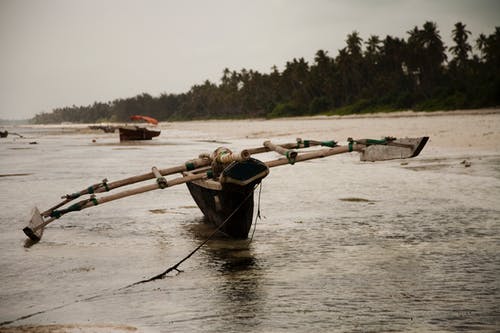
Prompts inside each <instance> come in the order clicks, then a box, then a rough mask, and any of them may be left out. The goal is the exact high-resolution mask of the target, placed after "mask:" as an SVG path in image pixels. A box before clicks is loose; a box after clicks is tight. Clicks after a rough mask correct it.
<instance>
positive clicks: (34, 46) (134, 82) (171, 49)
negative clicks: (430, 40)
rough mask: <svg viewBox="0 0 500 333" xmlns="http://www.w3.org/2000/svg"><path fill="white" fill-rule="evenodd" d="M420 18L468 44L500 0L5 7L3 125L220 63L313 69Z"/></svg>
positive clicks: (65, 0) (188, 76)
mask: <svg viewBox="0 0 500 333" xmlns="http://www.w3.org/2000/svg"><path fill="white" fill-rule="evenodd" d="M425 21H433V22H436V23H437V25H438V29H439V31H440V33H441V37H442V38H443V41H444V42H445V43H446V45H447V46H451V45H452V42H451V30H452V29H453V26H454V24H455V23H456V22H458V21H461V22H463V23H465V24H466V25H467V28H468V29H469V30H470V31H471V32H472V34H473V35H472V39H473V40H475V39H476V37H477V36H478V35H479V34H480V33H485V34H491V33H493V32H494V29H495V26H500V1H499V0H469V1H466V0H365V1H361V0H346V1H344V0H175V1H173V0H172V1H171V0H137V1H132V0H0V118H3V119H23V118H31V117H33V116H34V115H35V114H37V113H40V112H50V111H52V109H53V108H57V107H63V106H71V105H78V106H79V105H88V104H92V103H93V102H94V101H101V102H107V101H112V100H114V99H117V98H126V97H132V96H135V95H137V94H141V93H144V92H146V93H149V94H151V95H153V96H159V95H160V94H161V93H181V92H186V91H188V90H189V88H190V87H191V86H192V85H193V84H197V83H202V82H203V81H204V80H206V79H208V80H210V81H212V82H215V83H219V80H220V78H221V76H222V71H223V69H224V68H226V67H227V68H229V69H231V70H237V71H239V70H241V69H242V68H246V69H253V70H258V71H259V72H262V73H268V72H270V69H271V67H272V66H273V65H276V66H278V68H279V69H280V70H281V69H282V68H283V65H284V64H285V63H286V61H289V60H292V59H293V58H299V57H304V58H305V59H306V61H308V62H309V63H312V62H313V59H314V54H315V53H316V51H317V50H319V49H323V50H326V51H328V53H329V55H330V56H336V55H337V52H338V50H339V49H341V48H343V47H344V46H345V39H346V36H347V34H349V33H351V32H352V31H354V30H356V31H358V32H359V33H360V35H361V37H362V38H363V39H365V40H366V39H367V38H368V37H369V36H370V35H378V36H380V37H381V38H384V37H385V36H386V35H391V36H394V37H404V38H407V34H406V31H408V30H410V29H412V28H413V27H414V26H416V25H417V26H419V27H421V26H422V25H423V23H424V22H425Z"/></svg>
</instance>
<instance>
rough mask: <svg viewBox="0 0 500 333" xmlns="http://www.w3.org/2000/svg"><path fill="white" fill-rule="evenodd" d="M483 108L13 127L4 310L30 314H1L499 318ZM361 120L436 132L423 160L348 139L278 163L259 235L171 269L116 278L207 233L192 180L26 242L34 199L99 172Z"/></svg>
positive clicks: (241, 321) (181, 324)
mask: <svg viewBox="0 0 500 333" xmlns="http://www.w3.org/2000/svg"><path fill="white" fill-rule="evenodd" d="M485 117H486V116H473V117H470V118H467V117H465V118H464V117H453V116H443V117H438V118H435V117H423V118H418V119H412V118H407V119H406V118H402V119H400V118H398V119H386V120H379V119H377V120H373V122H372V124H375V125H376V124H382V123H383V124H385V125H384V126H379V127H378V129H377V130H374V128H373V127H370V126H369V125H368V124H367V120H366V119H354V120H353V119H346V120H325V119H323V120H321V119H314V120H307V121H306V120H276V121H270V122H260V123H258V122H248V121H241V122H209V123H206V124H200V123H197V124H196V123H194V124H189V125H186V126H182V125H183V124H185V123H172V124H164V125H162V126H163V132H162V134H161V136H160V137H159V138H157V139H155V140H153V141H151V142H142V143H128V144H121V143H119V142H118V138H117V134H104V133H102V134H101V133H99V132H86V131H81V130H75V129H64V130H61V129H57V128H56V129H54V128H52V127H51V128H44V127H37V128H17V129H16V130H15V132H17V133H20V134H23V135H25V136H26V138H25V139H14V138H11V137H9V138H7V139H2V141H0V174H1V175H2V177H0V187H1V191H0V203H1V208H2V212H3V214H2V215H1V217H0V253H1V261H0V281H1V286H2V287H1V288H0V322H9V321H14V320H16V319H17V318H20V317H23V316H28V315H32V316H30V317H27V318H25V319H19V320H17V321H14V322H12V323H10V324H8V325H4V329H5V327H12V326H19V325H38V327H42V326H41V325H51V324H58V325H61V326H60V327H62V329H63V328H64V327H69V326H64V325H74V324H77V327H79V328H78V329H79V330H78V331H79V332H94V331H99V330H98V329H99V327H101V326H99V325H107V326H105V327H107V328H108V329H110V330H111V329H112V328H113V327H114V328H115V330H120V328H123V327H125V328H126V329H125V328H123V331H127V330H128V328H130V327H136V328H137V329H138V330H139V331H140V332H167V331H168V332H220V331H230V332H256V331H258V332H290V331H293V332H311V331H324V332H327V331H328V332H382V331H383V332H388V331H396V332H408V331H415V332H416V331H418V332H421V331H425V332H429V331H439V332H457V331H467V332H469V331H485V332H488V331H497V330H498V328H499V327H500V326H499V325H500V322H499V318H500V310H499V309H500V291H499V287H500V283H499V277H500V261H499V259H498V253H500V214H499V213H500V208H499V207H500V206H499V205H498V201H499V198H500V151H499V150H498V149H497V148H496V149H495V148H493V149H491V148H490V147H489V146H488V144H487V143H484V145H483V144H482V141H480V140H488V138H489V137H491V136H495V135H498V133H497V131H498V129H499V128H500V126H499V124H500V122H499V118H500V116H496V115H495V116H488V117H491V119H490V120H489V121H488V122H487V123H488V126H491V127H492V128H484V127H481V126H484V118H485ZM424 118H425V119H424ZM447 118H449V119H447ZM328 122H330V123H328ZM426 122H427V123H426ZM462 122H463V124H462ZM436 123H438V124H440V126H441V127H439V129H438V128H437V127H436ZM457 123H458V124H461V126H455V125H456V124H457ZM227 124H230V127H231V128H230V129H228V130H227V131H226V135H225V136H224V135H223V134H215V133H218V132H217V131H216V130H215V129H216V128H219V129H220V128H221V127H222V128H225V126H226V125H227ZM426 125H427V126H426ZM474 126H476V127H474ZM363 127H366V128H367V132H369V134H367V135H373V134H374V133H378V132H377V131H378V130H385V134H386V135H387V134H388V135H391V134H393V133H388V132H390V130H389V131H388V130H387V129H388V128H389V129H390V128H398V130H397V131H398V132H399V131H404V130H405V129H407V130H408V132H409V133H408V135H414V134H415V133H416V132H419V131H420V132H421V135H425V134H429V132H425V133H424V130H423V129H425V128H431V129H432V130H433V131H436V133H430V134H431V140H430V142H429V144H428V146H427V147H426V148H424V150H423V152H422V154H421V155H420V156H419V157H417V158H415V159H412V160H405V161H399V160H394V161H385V162H377V163H363V162H360V161H359V157H358V156H356V155H355V154H347V155H339V156H334V157H330V158H327V159H321V160H314V161H310V162H304V163H298V164H296V165H294V166H283V167H278V168H273V169H272V170H271V173H270V175H269V176H268V177H267V178H265V179H264V181H263V186H262V191H261V199H260V212H261V215H262V219H260V220H257V226H256V229H255V234H254V237H253V239H252V241H234V240H229V239H226V238H224V237H223V236H218V237H217V238H216V239H214V240H212V241H210V242H209V243H208V244H207V245H206V246H204V247H202V248H201V250H200V251H198V252H197V253H196V254H195V255H193V256H192V257H191V258H190V259H189V260H187V261H186V262H184V263H183V264H182V265H181V266H180V269H181V270H182V272H181V273H170V274H169V275H168V276H167V277H166V278H165V279H162V280H157V281H154V282H150V283H145V284H139V285H135V286H132V287H128V288H123V287H125V286H128V285H130V284H132V283H134V282H137V281H140V280H142V279H146V278H149V277H152V276H154V275H156V274H158V273H161V272H162V271H164V270H165V269H166V268H168V267H169V266H172V265H173V264H175V263H176V262H178V261H179V260H180V259H182V258H183V257H184V256H186V255H187V254H188V253H189V252H190V251H192V250H193V249H194V248H195V247H196V246H197V245H198V244H200V243H201V242H202V241H203V240H204V239H205V237H207V236H208V235H209V234H210V233H211V231H212V229H211V228H210V227H209V226H207V225H205V224H204V223H203V218H202V215H201V212H200V211H199V209H198V208H197V207H196V206H195V204H194V201H193V200H192V199H191V197H190V196H189V193H188V191H187V189H186V187H185V186H184V185H181V186H177V187H172V188H168V189H165V190H158V191H153V192H150V193H146V194H143V195H139V196H134V197H132V198H129V199H123V200H119V201H115V202H112V203H107V204H105V205H102V206H97V207H95V208H90V209H88V210H85V211H82V212H76V213H70V214H68V215H66V216H64V217H62V218H61V219H60V220H58V221H56V222H54V223H53V224H51V225H50V226H49V227H48V228H47V229H46V230H45V233H44V235H43V239H42V241H40V242H39V243H38V244H35V245H32V246H30V245H31V244H29V243H27V242H26V241H25V237H24V234H23V233H22V231H21V229H22V228H23V227H24V226H25V225H26V223H27V221H28V219H29V214H30V209H31V208H32V206H34V205H37V206H38V207H39V208H40V209H41V210H42V209H47V208H48V207H50V206H51V205H53V204H55V203H57V202H58V201H59V197H60V196H61V195H64V194H67V193H73V192H75V191H77V190H81V189H83V188H86V187H87V186H89V185H91V184H94V183H97V182H99V181H100V180H102V179H103V178H108V179H109V181H114V180H117V179H121V178H125V177H128V176H131V175H137V174H141V173H145V172H149V171H150V168H151V167H152V166H157V167H159V168H165V167H169V166H175V165H179V164H181V163H183V162H185V161H186V160H188V159H191V158H194V157H197V155H198V154H199V153H200V152H205V151H211V150H213V149H215V148H217V147H218V146H220V145H225V146H228V147H229V148H231V149H233V150H239V149H243V148H250V147H256V146H259V145H260V144H261V143H262V141H264V139H272V140H273V141H275V142H277V143H284V142H290V141H293V140H294V138H295V137H296V136H302V137H303V138H312V139H320V140H323V139H325V140H326V139H332V137H331V136H328V137H326V136H325V137H323V136H322V137H319V135H324V132H325V131H326V129H327V128H330V129H331V130H332V133H342V134H343V133H344V132H345V131H346V129H347V128H353V129H354V131H355V132H356V133H354V134H353V136H356V135H359V134H358V133H357V132H359V131H360V129H362V128H363ZM467 128H469V130H470V131H471V133H468V132H464V129H467ZM296 129H297V130H296ZM300 129H301V130H300ZM478 129H480V130H482V131H483V132H484V133H490V132H492V131H493V132H494V133H493V134H488V135H486V136H481V135H480V134H481V131H480V130H478ZM439 131H442V133H444V134H442V135H441V136H440V134H439V133H438V132H439ZM453 131H461V133H456V135H457V136H458V135H460V136H461V137H462V138H467V137H473V136H475V135H476V134H477V135H478V137H479V139H478V140H477V141H476V142H475V143H477V144H476V145H475V146H474V145H473V146H469V145H468V144H462V145H460V144H458V143H457V142H455V141H453V142H452V141H451V140H450V139H449V138H450V137H451V136H450V135H451V134H453ZM259 132H262V133H261V135H257V134H258V133H259ZM296 132H300V133H298V134H297V133H296ZM472 132H473V133H472ZM450 133H451V134H450ZM273 134H274V135H273ZM263 135H267V136H265V137H264V136H263ZM305 135H307V136H308V137H305ZM396 135H399V134H396ZM377 137H378V136H376V137H375V138H377ZM333 138H335V135H334V136H333ZM345 139H346V138H345V137H340V138H338V140H339V141H342V140H345ZM476 139H477V138H476ZM93 140H95V142H92V141H93ZM30 142H37V144H30ZM451 142H452V143H453V144H450V143H451ZM478 147H479V148H478ZM485 147H486V148H485ZM274 157H276V156H275V155H274V154H272V153H268V154H264V155H262V158H263V159H272V158H274ZM464 160H467V161H468V162H470V163H471V164H470V167H465V164H463V163H462V162H463V161H464ZM115 191H117V190H115ZM257 200H258V196H256V201H257ZM256 204H258V203H257V202H256ZM78 325H80V326H78ZM1 330H2V327H0V331H1ZM68 331H71V330H70V329H68Z"/></svg>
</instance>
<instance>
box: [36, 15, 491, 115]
mask: <svg viewBox="0 0 500 333" xmlns="http://www.w3.org/2000/svg"><path fill="white" fill-rule="evenodd" d="M407 34H408V37H407V39H404V38H396V37H391V36H386V37H385V38H383V39H382V38H380V37H379V36H376V35H371V36H370V37H369V38H368V40H366V41H363V39H362V38H361V37H360V35H359V33H358V32H357V31H353V32H352V33H350V34H348V35H347V37H346V46H345V47H344V48H343V49H341V50H339V51H338V54H337V55H336V56H334V57H331V56H329V55H328V52H327V51H325V50H318V51H317V52H316V53H315V57H314V61H313V63H311V64H309V63H308V62H307V61H306V60H305V59H304V58H299V59H295V58H294V59H292V60H291V61H288V62H287V63H286V64H285V66H284V69H283V71H281V72H280V71H279V70H278V68H277V67H276V66H273V67H272V68H271V71H270V72H269V73H259V72H257V71H254V70H251V69H241V70H240V71H235V70H230V69H229V68H225V69H223V71H222V77H221V79H220V82H218V83H213V82H210V81H208V80H206V81H205V82H203V83H201V84H195V85H193V86H192V87H191V89H190V90H189V91H187V92H185V93H181V94H167V93H164V94H161V95H160V96H158V97H153V96H151V95H149V94H147V93H143V94H140V95H137V96H135V97H129V98H123V99H117V100H114V101H111V102H95V103H94V104H92V105H88V106H75V105H73V106H67V107H62V108H57V109H54V110H52V112H47V113H40V114H37V115H36V116H35V117H34V118H33V119H32V122H33V123H37V124H41V123H60V122H64V121H67V122H75V123H93V122H115V121H116V122H118V121H119V122H124V121H128V120H129V117H130V116H131V115H134V114H143V115H148V116H151V117H154V118H157V119H159V120H160V121H174V120H193V119H220V118H257V117H258V118H262V117H268V118H269V117H286V116H299V115H315V114H348V113H362V112H377V111H393V110H403V109H413V110H438V109H439V110H448V109H458V108H480V107H491V106H498V105H499V104H500V103H499V102H500V27H496V29H495V31H494V32H493V33H492V34H490V35H488V36H487V35H484V34H481V35H480V36H479V38H478V39H477V40H476V43H475V45H471V44H470V42H469V36H470V35H471V32H470V31H468V30H467V27H466V25H465V24H463V23H462V22H457V23H456V24H455V28H454V29H453V30H452V32H451V36H452V39H453V42H454V45H452V46H450V47H449V48H447V46H446V45H444V43H443V41H442V38H441V35H440V32H439V30H438V27H437V25H436V23H434V22H430V21H428V22H425V23H424V24H423V26H422V27H418V26H416V27H414V28H413V29H411V30H409V31H408V32H407ZM363 46H364V49H363ZM447 49H448V50H449V52H450V53H449V55H450V56H451V59H450V60H449V61H448V54H447ZM474 50H477V53H476V54H474V52H473V51H474Z"/></svg>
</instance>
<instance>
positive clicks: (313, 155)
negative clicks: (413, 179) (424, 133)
mask: <svg viewBox="0 0 500 333" xmlns="http://www.w3.org/2000/svg"><path fill="white" fill-rule="evenodd" d="M427 141H428V137H419V138H403V139H396V138H392V137H386V138H384V139H381V140H372V139H361V140H353V139H351V138H349V139H348V141H347V144H346V145H338V144H337V142H335V141H314V140H302V139H297V142H294V143H288V144H281V145H275V144H273V143H272V142H270V141H265V142H264V143H263V145H262V146H261V147H257V148H253V149H245V150H242V151H241V152H239V153H233V152H231V151H230V150H229V149H227V148H224V147H221V148H218V149H217V150H215V151H214V152H213V153H205V154H202V155H200V156H199V157H198V158H196V159H193V160H190V161H187V162H186V163H184V164H182V165H179V166H174V167H170V168H167V169H158V168H156V167H152V169H151V172H149V173H145V174H142V175H138V176H133V177H129V178H126V179H122V180H118V181H114V182H108V181H107V180H106V179H104V180H103V181H102V182H101V183H97V184H94V185H91V186H89V187H86V188H85V189H83V190H81V191H79V192H75V193H73V194H67V195H65V196H63V197H62V198H63V199H64V200H63V201H62V202H60V203H59V204H57V205H55V206H54V207H52V208H49V209H47V210H46V211H44V212H42V213H40V211H39V210H38V208H36V207H35V208H34V210H33V213H32V218H31V220H30V222H29V225H28V226H27V227H25V228H24V229H23V231H24V233H25V234H26V235H27V236H28V237H29V238H30V239H32V240H34V241H38V240H40V238H41V237H42V233H43V229H44V227H45V226H46V225H48V224H49V223H51V222H53V221H55V220H57V219H59V218H60V217H61V216H63V215H65V214H67V213H70V212H74V211H79V210H82V209H86V208H90V207H93V206H95V205H100V204H103V203H106V202H108V201H113V200H117V199H121V198H125V197H129V196H132V195H136V194H140V193H144V192H148V191H152V190H156V189H165V188H168V187H171V186H175V185H179V184H186V185H187V187H188V189H189V191H190V193H191V195H192V197H193V199H194V201H195V202H196V204H197V205H198V207H199V208H200V209H201V211H202V212H203V214H204V215H205V217H206V220H207V221H209V222H210V223H212V224H213V225H215V226H216V230H218V231H221V232H223V233H225V234H227V235H228V236H230V237H233V238H240V239H241V238H246V237H248V232H249V230H250V227H251V225H252V216H253V209H254V200H253V199H254V197H253V196H254V190H255V187H256V186H257V185H258V184H259V183H261V181H262V179H263V178H265V177H266V176H267V175H268V174H269V172H270V169H271V168H273V167H277V166H281V165H293V164H295V163H298V162H302V161H307V160H311V159H317V158H323V157H327V156H332V155H337V154H343V153H350V152H353V151H355V152H359V153H360V154H361V160H362V161H383V160H389V159H404V158H412V157H415V156H417V155H418V154H419V153H420V152H421V150H422V149H423V147H424V146H425V144H426V143H427ZM315 146H320V147H321V146H322V147H323V148H321V149H313V150H310V149H309V147H315ZM269 151H274V152H277V153H279V154H281V155H282V157H281V158H278V159H274V160H270V161H260V160H258V159H256V158H254V157H252V156H255V155H258V154H260V153H265V152H269ZM174 174H181V176H180V177H177V178H172V179H170V180H167V179H166V178H165V176H168V175H174ZM151 179H154V180H155V182H154V183H153V184H150V185H143V186H140V187H136V188H134V189H129V190H124V191H122V192H118V193H116V194H110V195H106V196H101V197H99V198H97V197H96V196H95V194H97V193H101V192H108V191H111V190H113V189H116V188H119V187H122V186H126V185H131V184H135V183H139V182H143V181H146V180H151ZM83 195H90V197H88V198H86V199H84V200H81V201H79V202H77V203H74V204H72V205H70V206H67V207H66V208H61V207H63V206H65V205H67V204H68V203H69V202H70V201H72V200H74V199H76V198H79V197H80V196H83Z"/></svg>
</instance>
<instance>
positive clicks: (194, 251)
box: [121, 191, 253, 289]
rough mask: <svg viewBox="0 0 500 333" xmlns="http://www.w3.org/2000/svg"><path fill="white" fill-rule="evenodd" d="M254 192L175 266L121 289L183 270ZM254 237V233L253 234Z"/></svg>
mask: <svg viewBox="0 0 500 333" xmlns="http://www.w3.org/2000/svg"><path fill="white" fill-rule="evenodd" d="M252 194H253V191H250V192H249V193H248V195H247V196H246V197H245V199H243V200H242V201H241V203H240V204H239V205H238V207H236V208H235V209H234V210H233V212H232V213H231V214H229V216H228V217H226V219H225V220H224V221H223V222H222V223H221V224H220V225H219V226H218V227H217V228H216V229H215V230H214V231H213V232H212V233H211V234H210V235H209V236H208V237H207V238H206V239H205V240H204V241H203V242H201V243H200V245H198V246H197V247H196V248H195V249H194V250H193V251H191V252H190V253H189V254H188V255H187V256H185V257H184V258H182V259H181V260H180V261H178V262H177V263H176V264H175V265H173V266H170V267H169V268H167V269H166V270H165V271H163V272H162V273H160V274H157V275H155V276H153V277H151V278H149V279H145V280H141V281H138V282H135V283H132V284H130V285H128V286H126V287H123V288H121V289H125V288H129V287H132V286H135V285H138V284H142V283H146V282H151V281H154V280H159V279H163V278H164V277H165V276H166V275H167V274H168V273H170V272H172V271H177V272H179V273H180V272H182V270H180V269H179V266H180V265H181V264H182V263H183V262H184V261H186V260H188V259H189V258H191V256H193V255H194V254H195V253H196V252H198V250H199V249H201V248H202V246H203V245H205V244H206V243H208V242H209V241H210V240H211V239H212V238H213V237H214V236H215V235H216V234H217V233H218V232H219V231H220V230H221V229H222V228H223V227H224V225H226V223H227V222H228V221H229V220H230V219H231V218H232V217H233V216H234V214H236V212H238V210H240V209H241V207H243V205H244V204H245V203H246V201H247V200H248V199H249V198H251V197H252ZM252 237H253V235H252Z"/></svg>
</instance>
